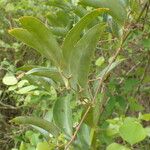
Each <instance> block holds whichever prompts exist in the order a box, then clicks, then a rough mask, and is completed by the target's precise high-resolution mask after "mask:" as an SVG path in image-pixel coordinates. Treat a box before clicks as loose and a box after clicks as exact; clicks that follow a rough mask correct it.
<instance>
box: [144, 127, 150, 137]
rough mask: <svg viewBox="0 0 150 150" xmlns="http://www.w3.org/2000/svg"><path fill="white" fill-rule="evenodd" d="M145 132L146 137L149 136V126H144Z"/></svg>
mask: <svg viewBox="0 0 150 150" xmlns="http://www.w3.org/2000/svg"><path fill="white" fill-rule="evenodd" d="M145 131H146V134H147V136H148V137H150V127H146V128H145Z"/></svg>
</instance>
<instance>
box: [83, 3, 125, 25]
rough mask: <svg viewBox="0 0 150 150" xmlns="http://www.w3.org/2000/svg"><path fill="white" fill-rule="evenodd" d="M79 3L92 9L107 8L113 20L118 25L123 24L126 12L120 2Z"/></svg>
mask: <svg viewBox="0 0 150 150" xmlns="http://www.w3.org/2000/svg"><path fill="white" fill-rule="evenodd" d="M80 3H81V4H82V5H86V6H91V7H94V8H101V7H103V8H109V9H110V13H111V15H112V16H113V18H114V19H116V20H117V21H118V22H119V23H120V24H123V22H124V21H125V19H126V15H127V12H126V10H125V6H124V3H123V2H122V1H121V0H80Z"/></svg>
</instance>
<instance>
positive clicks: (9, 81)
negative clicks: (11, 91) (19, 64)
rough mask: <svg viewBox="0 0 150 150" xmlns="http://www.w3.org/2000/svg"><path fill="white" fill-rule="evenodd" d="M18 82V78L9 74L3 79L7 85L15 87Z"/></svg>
mask: <svg viewBox="0 0 150 150" xmlns="http://www.w3.org/2000/svg"><path fill="white" fill-rule="evenodd" d="M17 82H18V81H17V78H16V77H15V76H14V75H13V74H12V73H7V74H6V75H5V76H4V78H3V83H4V84H5V85H15V84H16V83H17Z"/></svg>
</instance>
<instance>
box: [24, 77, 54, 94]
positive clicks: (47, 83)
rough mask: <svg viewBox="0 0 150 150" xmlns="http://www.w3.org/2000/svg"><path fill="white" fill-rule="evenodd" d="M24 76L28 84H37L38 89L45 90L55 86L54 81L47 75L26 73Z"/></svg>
mask: <svg viewBox="0 0 150 150" xmlns="http://www.w3.org/2000/svg"><path fill="white" fill-rule="evenodd" d="M25 78H26V79H27V80H28V81H29V83H30V84H32V85H35V86H38V88H39V89H45V90H46V91H50V88H51V86H53V87H54V88H57V86H56V84H55V83H54V81H53V80H51V79H50V78H47V77H42V76H36V75H33V76H32V75H27V76H25ZM41 85H42V86H41Z"/></svg>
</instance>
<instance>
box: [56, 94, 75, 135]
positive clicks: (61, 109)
mask: <svg viewBox="0 0 150 150" xmlns="http://www.w3.org/2000/svg"><path fill="white" fill-rule="evenodd" d="M71 97H72V96H71V95H67V96H66V97H62V98H59V99H58V100H57V101H56V102H55V104H54V108H53V117H54V121H55V123H56V125H57V126H58V127H59V128H60V129H61V130H62V131H63V132H65V134H66V135H68V136H72V126H73V125H72V112H71V108H70V100H71Z"/></svg>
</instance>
